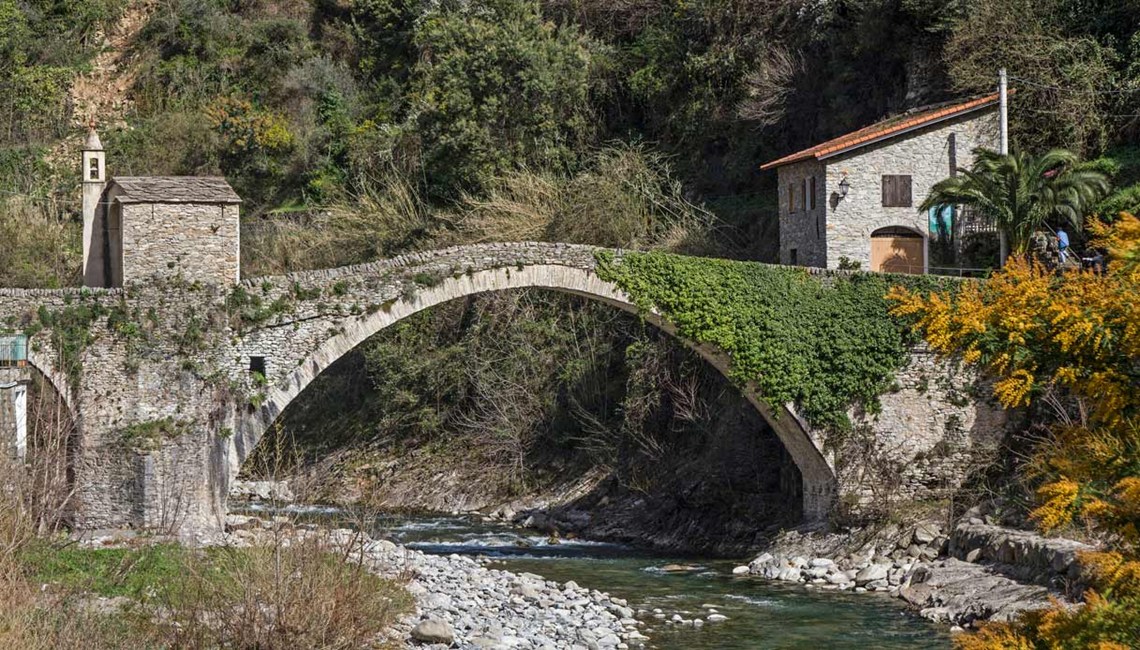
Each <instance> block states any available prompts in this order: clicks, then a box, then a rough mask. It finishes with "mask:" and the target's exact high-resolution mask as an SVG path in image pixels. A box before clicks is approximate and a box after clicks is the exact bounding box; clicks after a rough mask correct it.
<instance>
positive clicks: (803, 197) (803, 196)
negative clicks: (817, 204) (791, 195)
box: [800, 178, 808, 210]
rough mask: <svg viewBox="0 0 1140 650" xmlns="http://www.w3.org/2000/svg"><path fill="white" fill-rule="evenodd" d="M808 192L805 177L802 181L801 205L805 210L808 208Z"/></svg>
mask: <svg viewBox="0 0 1140 650" xmlns="http://www.w3.org/2000/svg"><path fill="white" fill-rule="evenodd" d="M807 193H808V192H807V179H806V178H805V179H803V180H802V181H800V207H802V208H803V209H805V210H807V206H808V198H807Z"/></svg>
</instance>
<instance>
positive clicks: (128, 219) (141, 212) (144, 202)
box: [82, 129, 241, 287]
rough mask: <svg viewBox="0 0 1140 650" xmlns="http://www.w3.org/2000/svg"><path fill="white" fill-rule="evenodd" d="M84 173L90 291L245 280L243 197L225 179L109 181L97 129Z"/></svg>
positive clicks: (88, 144)
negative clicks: (152, 281)
mask: <svg viewBox="0 0 1140 650" xmlns="http://www.w3.org/2000/svg"><path fill="white" fill-rule="evenodd" d="M82 172H83V284H84V286H88V287H121V286H123V284H124V283H129V282H137V281H140V280H143V279H146V278H153V277H175V276H178V277H181V278H183V279H185V280H187V281H190V282H195V281H197V282H201V283H208V284H216V285H220V286H225V285H230V284H234V283H236V282H239V281H240V280H241V268H240V252H241V251H240V229H241V226H240V217H239V207H240V205H241V199H240V198H239V197H238V195H237V193H236V192H234V190H233V188H231V187H230V185H229V183H227V182H226V180H225V179H224V178H220V177H213V176H130V177H116V178H112V179H111V180H109V181H108V180H106V173H107V165H106V158H105V153H104V151H103V145H102V143H101V142H100V141H99V136H98V134H96V133H95V130H94V129H91V131H90V132H89V133H88V135H87V141H86V143H85V144H84V146H83V168H82Z"/></svg>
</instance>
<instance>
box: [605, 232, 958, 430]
mask: <svg viewBox="0 0 1140 650" xmlns="http://www.w3.org/2000/svg"><path fill="white" fill-rule="evenodd" d="M599 262H600V264H599V271H598V273H599V275H600V276H601V278H602V279H604V280H607V281H610V282H614V283H616V284H617V285H618V286H619V287H621V288H622V289H623V290H625V291H626V292H627V293H628V294H629V295H630V297H631V298H632V299H633V300H634V302H635V303H636V304H637V306H638V307H639V308H640V309H642V310H645V311H649V310H652V309H656V310H657V311H658V312H659V313H660V314H661V316H663V317H664V318H665V319H666V320H668V321H669V322H670V323H672V324H673V325H674V326H676V328H677V330H678V333H679V334H680V335H681V336H683V337H684V338H686V339H688V340H691V341H695V342H697V343H711V344H713V345H716V346H717V347H719V348H720V349H721V350H723V351H724V352H725V353H726V354H727V355H728V356H729V358H730V359H731V361H732V368H731V373H730V376H731V378H732V379H733V381H735V382H737V383H739V384H744V383H747V382H750V381H754V382H756V384H757V386H758V387H759V389H760V393H761V395H762V397H763V398H764V399H765V400H766V401H767V402H768V403H769V404H785V403H789V402H794V403H795V404H797V405H798V407H799V408H800V410H801V412H802V413H803V415H804V416H805V417H806V418H807V419H808V421H809V422H810V423H811V424H812V425H814V426H818V427H823V428H829V429H837V430H844V429H847V428H849V427H850V426H851V423H850V419H849V417H848V410H849V409H850V408H851V407H853V406H855V407H859V408H862V409H864V410H866V411H867V412H870V413H874V412H877V410H878V408H879V399H878V398H879V396H880V395H882V394H883V393H885V392H887V391H888V390H890V389H891V387H892V385H893V383H894V374H895V371H896V370H898V369H900V368H901V367H903V365H905V363H906V361H907V357H908V353H909V350H910V348H911V346H912V345H914V344H915V343H916V341H915V340H914V338H913V337H912V335H910V334H909V333H908V330H907V328H906V327H905V325H904V324H903V323H902V322H900V321H898V320H896V319H895V318H893V317H891V315H890V314H889V313H888V306H889V305H888V303H887V301H886V300H885V298H884V296H885V295H886V293H887V291H888V290H889V289H890V288H891V287H892V286H895V285H898V284H904V285H906V286H908V287H912V288H915V289H919V288H926V289H930V288H934V287H935V286H937V285H939V284H940V283H942V284H949V283H951V281H947V280H937V279H934V278H929V277H900V276H890V275H883V274H834V275H812V274H810V273H808V272H807V271H806V270H804V269H798V268H791V267H777V266H769V265H764V264H758V263H754V262H739V261H731V260H721V259H708V258H697V257H685V256H680V255H673V254H668V253H658V252H652V253H627V254H625V255H624V256H623V257H622V258H621V261H620V262H615V261H614V259H613V257H612V255H602V256H601V257H600V259H599Z"/></svg>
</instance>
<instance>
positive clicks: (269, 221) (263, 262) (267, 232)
mask: <svg viewBox="0 0 1140 650" xmlns="http://www.w3.org/2000/svg"><path fill="white" fill-rule="evenodd" d="M439 224H440V222H439V221H438V220H437V219H436V218H435V217H434V216H433V215H432V213H431V211H430V209H429V208H428V206H427V205H426V204H425V203H424V201H423V199H422V198H421V196H420V194H419V192H418V190H417V189H416V187H415V185H414V184H413V183H412V182H410V181H408V180H407V179H405V178H403V177H401V176H398V175H396V174H394V173H392V174H389V175H388V176H386V177H385V178H382V179H379V180H377V181H374V182H369V183H366V184H365V189H364V190H363V191H362V192H360V194H358V195H357V196H354V197H351V198H349V199H347V200H345V201H342V202H340V203H337V204H334V205H332V206H331V207H329V208H327V209H325V210H322V211H320V212H317V213H298V214H284V215H277V216H273V217H268V218H262V219H257V220H254V221H247V222H246V223H244V224H243V232H242V270H243V272H244V274H245V275H246V276H247V277H260V276H265V275H277V274H281V273H291V272H293V271H302V270H307V269H321V268H332V267H337V266H345V265H348V264H360V263H363V262H368V261H371V260H374V259H377V258H381V257H389V256H392V255H396V254H399V253H402V252H406V251H408V250H414V249H417V248H422V247H430V243H431V242H432V241H433V237H434V235H435V232H436V231H437V230H438V228H439Z"/></svg>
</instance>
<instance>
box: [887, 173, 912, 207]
mask: <svg viewBox="0 0 1140 650" xmlns="http://www.w3.org/2000/svg"><path fill="white" fill-rule="evenodd" d="M912 205H913V203H912V202H911V196H910V176H905V175H890V174H887V175H884V176H883V207H884V208H909V207H912Z"/></svg>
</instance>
